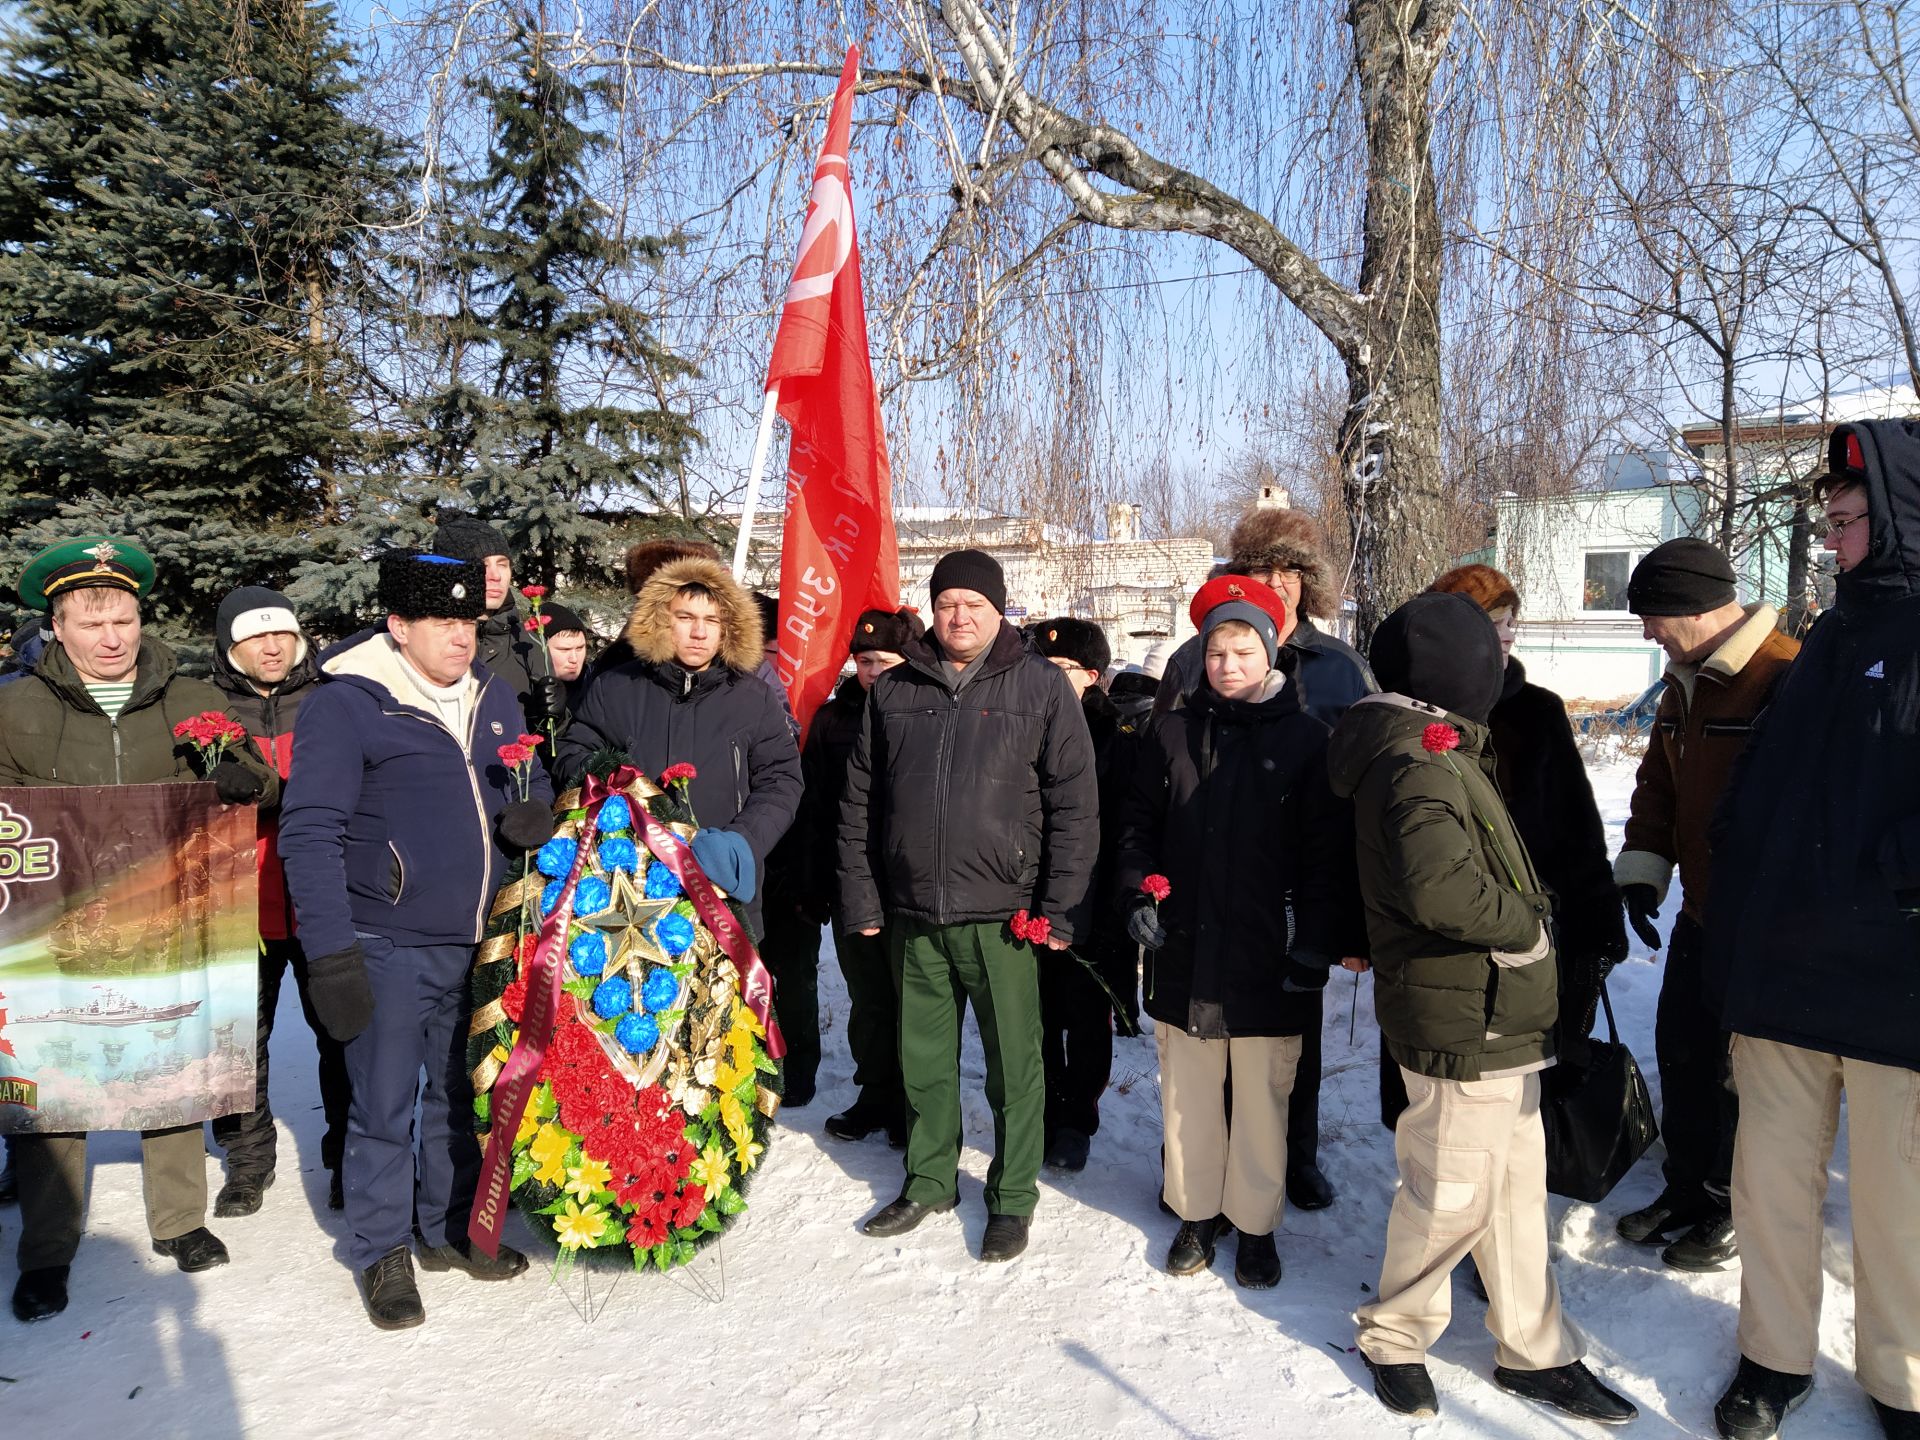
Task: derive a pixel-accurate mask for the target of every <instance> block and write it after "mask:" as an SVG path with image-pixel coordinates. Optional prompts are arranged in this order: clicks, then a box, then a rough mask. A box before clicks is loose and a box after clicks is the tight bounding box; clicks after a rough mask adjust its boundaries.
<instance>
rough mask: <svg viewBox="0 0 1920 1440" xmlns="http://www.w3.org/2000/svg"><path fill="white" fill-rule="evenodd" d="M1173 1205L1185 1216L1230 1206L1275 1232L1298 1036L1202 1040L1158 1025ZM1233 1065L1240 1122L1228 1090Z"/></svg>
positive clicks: (1239, 1220)
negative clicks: (1226, 1095) (1229, 1111)
mask: <svg viewBox="0 0 1920 1440" xmlns="http://www.w3.org/2000/svg"><path fill="white" fill-rule="evenodd" d="M1153 1033H1154V1037H1155V1041H1156V1043H1157V1045H1158V1046H1159V1050H1160V1115H1161V1119H1162V1121H1163V1122H1164V1123H1165V1129H1166V1140H1167V1159H1166V1171H1167V1188H1166V1196H1167V1204H1169V1205H1171V1206H1172V1207H1173V1213H1174V1214H1176V1215H1178V1216H1179V1217H1180V1218H1181V1219H1182V1220H1211V1219H1212V1218H1213V1217H1214V1216H1216V1215H1221V1214H1224V1215H1225V1216H1226V1217H1227V1219H1228V1220H1229V1221H1231V1222H1232V1224H1233V1228H1234V1229H1236V1230H1238V1231H1240V1232H1241V1233H1242V1234H1245V1235H1266V1234H1270V1233H1271V1232H1272V1230H1273V1228H1274V1226H1276V1225H1277V1224H1279V1223H1280V1211H1281V1209H1282V1207H1283V1206H1284V1205H1285V1204H1286V1196H1287V1097H1288V1096H1290V1095H1292V1094H1293V1074H1294V1071H1295V1069H1296V1068H1298V1066H1299V1064H1300V1047H1301V1044H1302V1043H1303V1042H1302V1041H1301V1039H1300V1037H1299V1036H1298V1035H1277V1036H1265V1037H1257V1038H1248V1039H1234V1040H1197V1039H1195V1038H1194V1037H1193V1036H1191V1035H1189V1034H1187V1033H1186V1032H1185V1031H1183V1030H1178V1029H1176V1028H1175V1027H1174V1026H1172V1025H1155V1026H1154V1027H1153ZM1229 1070H1231V1071H1232V1072H1233V1123H1232V1125H1231V1126H1229V1125H1228V1123H1227V1107H1226V1104H1225V1099H1224V1096H1223V1095H1222V1093H1221V1092H1222V1089H1223V1087H1224V1086H1225V1085H1226V1083H1227V1072H1228V1071H1229Z"/></svg>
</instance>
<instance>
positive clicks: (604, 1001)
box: [593, 975, 633, 1020]
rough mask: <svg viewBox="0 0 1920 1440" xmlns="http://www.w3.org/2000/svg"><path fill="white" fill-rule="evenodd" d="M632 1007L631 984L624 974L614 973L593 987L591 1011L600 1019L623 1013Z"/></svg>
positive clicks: (629, 1010)
mask: <svg viewBox="0 0 1920 1440" xmlns="http://www.w3.org/2000/svg"><path fill="white" fill-rule="evenodd" d="M632 1009H633V985H632V982H630V981H629V980H628V979H627V977H626V976H624V975H615V976H613V977H611V978H610V979H606V980H602V981H601V982H600V983H599V984H598V985H596V986H594V987H593V1013H594V1014H596V1015H598V1016H599V1017H600V1018H601V1019H602V1020H611V1019H613V1017H614V1016H616V1015H625V1014H628V1013H630V1012H631V1011H632Z"/></svg>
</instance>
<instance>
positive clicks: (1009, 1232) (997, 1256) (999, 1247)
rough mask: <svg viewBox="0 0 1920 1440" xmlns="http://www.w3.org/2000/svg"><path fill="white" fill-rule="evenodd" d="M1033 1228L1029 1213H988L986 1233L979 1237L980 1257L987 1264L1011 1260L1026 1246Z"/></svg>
mask: <svg viewBox="0 0 1920 1440" xmlns="http://www.w3.org/2000/svg"><path fill="white" fill-rule="evenodd" d="M1032 1229H1033V1217H1032V1216H1031V1215H991V1214H990V1215H988V1216H987V1233H986V1234H984V1235H982V1236H981V1237H980V1258H981V1259H982V1260H983V1261H985V1262H986V1263H987V1264H989V1265H993V1264H998V1263H999V1262H1001V1261H1003V1260H1011V1259H1013V1257H1014V1256H1016V1255H1018V1254H1019V1253H1020V1252H1021V1251H1022V1250H1025V1249H1026V1248H1027V1233H1028V1232H1029V1231H1030V1230H1032Z"/></svg>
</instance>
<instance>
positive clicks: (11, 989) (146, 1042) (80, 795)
mask: <svg viewBox="0 0 1920 1440" xmlns="http://www.w3.org/2000/svg"><path fill="white" fill-rule="evenodd" d="M255 841H256V836H255V816H254V812H253V809H252V808H251V807H250V806H245V805H222V804H221V803H220V800H219V797H218V796H217V795H216V794H215V792H214V788H213V786H211V785H208V784H184V785H98V786H95V785H69V786H47V787H38V786H36V787H33V788H30V789H19V790H0V1134H4V1133H9V1132H16V1133H18V1132H25V1133H32V1132H56V1131H64V1130H153V1129H160V1128H163V1127H167V1126H174V1125H191V1124H195V1123H197V1122H199V1121H202V1120H208V1119H212V1118H213V1117H214V1116H217V1115H231V1114H234V1113H236V1112H238V1111H243V1110H250V1109H252V1108H253V1076H254V1034H255V1028H256V1014H257V1011H258V1008H259V993H260V970H259V958H258V956H259V949H258V947H259V903H260V901H259V874H258V870H257V868H256V849H255Z"/></svg>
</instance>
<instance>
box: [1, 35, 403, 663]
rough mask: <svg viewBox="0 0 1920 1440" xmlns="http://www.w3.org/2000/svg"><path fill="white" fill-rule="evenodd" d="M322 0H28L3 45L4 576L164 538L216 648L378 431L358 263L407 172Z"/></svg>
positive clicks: (160, 617) (278, 571) (181, 616)
mask: <svg viewBox="0 0 1920 1440" xmlns="http://www.w3.org/2000/svg"><path fill="white" fill-rule="evenodd" d="M331 24H332V12H331V10H330V8H329V7H327V6H325V5H306V4H302V3H299V0H252V3H251V4H249V5H248V6H247V7H246V8H245V9H244V10H240V11H236V10H235V9H234V8H233V7H232V6H231V5H230V4H226V3H221V0H28V3H26V4H24V5H22V6H20V7H19V14H18V17H17V24H16V26H15V27H14V28H13V29H12V30H11V31H10V33H9V35H8V36H7V38H6V39H5V41H4V42H0V118H4V124H3V125H0V353H3V354H4V356H5V361H4V369H0V576H4V579H5V580H6V581H7V582H9V583H10V582H11V581H12V579H13V577H14V576H16V575H17V574H18V570H19V566H20V563H21V562H22V561H23V560H24V558H25V557H26V556H27V555H28V554H30V553H31V552H32V551H34V550H35V549H37V548H39V546H40V545H42V544H44V543H46V542H47V541H48V540H50V539H53V538H58V537H59V536H61V535H63V534H70V533H73V531H74V530H75V529H76V528H99V529H106V530H111V531H114V532H116V533H122V534H127V535H130V536H133V537H135V538H137V539H139V540H141V541H143V542H144V543H145V544H146V545H147V546H148V547H149V548H150V549H151V550H152V551H153V552H154V555H155V559H156V561H157V562H158V566H159V574H160V578H159V582H158V585H157V586H156V591H155V595H154V597H153V600H152V602H151V605H150V609H149V615H150V618H151V621H152V622H153V623H154V624H155V625H156V626H157V628H158V629H160V630H161V631H162V633H165V634H167V635H169V636H170V638H174V639H176V640H184V641H187V642H189V643H190V644H191V643H192V642H194V641H196V640H197V641H199V642H201V643H202V644H204V642H205V641H206V640H207V639H208V638H209V636H210V631H211V626H212V618H213V610H214V608H215V606H216V605H217V604H218V601H219V599H220V597H221V596H222V595H223V594H224V593H225V592H226V591H227V590H228V589H230V588H232V587H233V586H234V585H237V584H243V583H259V584H273V585H283V584H285V583H286V581H287V579H288V577H289V576H290V575H291V573H292V570H293V567H294V565H295V564H296V562H297V561H299V560H300V559H301V558H303V557H304V556H306V555H308V554H309V553H310V552H311V548H312V541H311V538H310V537H311V532H312V529H313V527H314V526H315V525H316V523H318V522H322V521H324V520H326V519H327V518H328V517H329V516H330V515H331V514H333V513H334V512H335V511H336V510H337V509H338V506H339V504H340V501H341V496H340V494H339V483H340V475H341V471H342V468H343V466H345V465H346V464H348V463H350V461H351V460H352V458H353V457H354V455H355V454H356V452H357V450H358V449H359V447H360V443H361V441H360V436H359V434H358V432H357V429H356V424H355V414H354V409H353V406H352V403H351V401H352V396H353V391H354V381H353V377H352V375H351V374H350V373H349V367H348V365H347V362H346V359H345V357H344V355H343V353H342V347H341V346H340V345H339V343H338V336H339V334H340V331H341V325H340V316H339V313H338V311H339V307H342V306H345V305H346V304H348V303H350V302H349V296H348V295H347V294H345V293H344V289H345V287H344V286H343V282H344V281H345V280H346V279H347V278H348V277H349V276H350V275H351V274H352V273H353V272H354V271H355V270H356V268H357V267H358V266H359V265H360V264H361V262H362V257H363V251H364V248H365V237H366V235H367V234H368V230H367V226H368V223H369V222H370V221H372V220H374V219H377V218H380V217H381V216H382V215H383V213H384V209H385V207H386V206H387V205H388V203H389V197H390V196H391V194H392V193H393V190H394V186H395V182H396V180H397V178H398V176H399V170H398V167H397V162H396V159H395V151H394V147H393V146H392V144H391V142H389V141H388V140H387V138H386V137H385V136H384V135H383V134H382V133H381V132H379V131H378V130H376V129H373V128H371V127H369V126H366V125H363V124H360V123H358V122H356V121H355V120H353V119H352V118H350V117H349V116H348V115H347V113H346V109H345V106H346V102H347V100H348V97H349V96H350V95H351V93H352V83H351V80H350V77H349V74H348V69H347V62H348V59H349V56H348V54H347V52H346V51H345V50H344V49H343V48H342V47H341V46H340V45H339V43H338V42H337V41H336V40H335V39H334V37H333V35H332V33H331Z"/></svg>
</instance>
